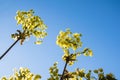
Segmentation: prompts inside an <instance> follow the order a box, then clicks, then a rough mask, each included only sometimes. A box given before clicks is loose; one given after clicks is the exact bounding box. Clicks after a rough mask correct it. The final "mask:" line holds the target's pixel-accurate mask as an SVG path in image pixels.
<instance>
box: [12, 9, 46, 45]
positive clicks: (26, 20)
mask: <svg viewBox="0 0 120 80" xmlns="http://www.w3.org/2000/svg"><path fill="white" fill-rule="evenodd" d="M15 19H16V20H17V24H18V25H19V24H20V25H22V29H23V31H21V33H22V36H24V37H19V36H20V35H16V33H15V34H12V38H14V39H16V38H17V39H18V38H21V43H23V42H24V40H25V39H26V38H29V37H30V36H31V35H33V36H35V37H36V38H37V40H36V42H35V44H41V43H42V40H40V39H42V38H44V37H45V36H47V33H46V31H45V30H46V29H47V26H46V25H45V24H44V23H43V21H42V20H41V18H40V17H39V16H35V15H34V11H33V10H29V11H27V12H25V11H17V15H16V17H15Z"/></svg>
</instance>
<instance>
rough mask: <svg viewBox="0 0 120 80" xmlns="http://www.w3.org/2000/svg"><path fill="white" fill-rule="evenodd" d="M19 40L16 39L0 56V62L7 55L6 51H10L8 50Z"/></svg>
mask: <svg viewBox="0 0 120 80" xmlns="http://www.w3.org/2000/svg"><path fill="white" fill-rule="evenodd" d="M19 40H20V38H18V39H17V40H16V41H15V42H14V43H13V44H12V45H11V46H10V47H9V48H8V49H7V50H6V51H5V52H4V53H3V54H2V55H1V56H0V60H1V59H2V58H3V57H4V56H5V55H6V54H7V53H8V51H10V49H11V48H12V47H13V46H14V45H15V44H16V43H17V42H18V41H19Z"/></svg>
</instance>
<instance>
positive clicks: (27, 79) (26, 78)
mask: <svg viewBox="0 0 120 80" xmlns="http://www.w3.org/2000/svg"><path fill="white" fill-rule="evenodd" d="M40 78H41V76H40V75H38V74H37V75H35V74H33V73H31V72H30V70H29V69H28V68H20V70H19V71H17V70H15V71H14V74H13V75H12V76H10V77H9V78H6V77H2V78H1V80H40Z"/></svg>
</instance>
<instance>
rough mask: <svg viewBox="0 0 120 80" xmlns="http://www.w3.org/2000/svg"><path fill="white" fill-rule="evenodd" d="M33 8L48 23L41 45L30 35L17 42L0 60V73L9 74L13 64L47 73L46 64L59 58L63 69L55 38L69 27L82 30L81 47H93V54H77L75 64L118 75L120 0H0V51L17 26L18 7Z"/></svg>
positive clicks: (43, 77)
mask: <svg viewBox="0 0 120 80" xmlns="http://www.w3.org/2000/svg"><path fill="white" fill-rule="evenodd" d="M30 9H34V11H35V14H36V15H38V16H40V17H41V18H42V19H43V20H44V22H45V24H46V25H47V26H48V29H47V32H48V36H47V37H46V38H45V39H44V42H43V44H42V45H34V44H33V43H34V41H35V38H33V37H32V38H30V40H29V41H26V42H25V43H24V45H22V46H21V45H20V44H19V43H18V44H17V45H15V47H14V48H12V50H11V51H10V52H9V53H8V54H7V56H5V57H4V59H2V60H1V61H0V77H1V76H4V75H6V76H9V75H10V74H12V73H13V71H12V70H13V68H17V69H18V68H19V67H28V68H29V69H30V70H31V72H33V73H38V74H41V75H42V80H46V79H47V78H48V77H49V74H48V73H49V67H50V66H52V65H53V63H54V62H56V61H58V62H59V64H58V67H59V68H60V72H62V69H63V65H64V62H63V61H62V60H61V56H62V55H63V52H62V50H61V48H59V47H58V46H57V45H56V43H55V41H56V36H57V35H58V33H59V31H60V30H65V29H66V28H68V27H69V28H70V29H71V31H72V32H80V33H82V34H83V37H82V42H83V47H89V48H91V49H92V50H93V52H94V56H93V57H92V58H90V57H84V56H80V57H79V58H78V62H77V63H75V65H73V66H72V67H68V68H69V69H70V70H71V71H72V70H74V68H77V67H79V68H85V69H86V70H88V69H92V70H93V69H97V68H101V67H102V68H103V69H104V71H105V73H109V72H112V73H114V74H115V76H116V78H117V79H118V80H119V79H120V64H119V61H120V1H119V0H49V1H48V0H0V33H1V34H0V55H1V54H2V53H3V52H4V51H5V50H6V49H7V48H8V47H9V46H10V45H11V44H12V43H13V42H14V41H13V40H12V39H11V37H10V35H11V34H12V33H15V32H16V30H17V29H20V27H17V25H16V21H15V19H14V17H15V15H16V11H17V10H25V11H28V10H30Z"/></svg>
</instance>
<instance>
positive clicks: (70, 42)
mask: <svg viewBox="0 0 120 80" xmlns="http://www.w3.org/2000/svg"><path fill="white" fill-rule="evenodd" d="M80 37H81V34H79V33H73V34H72V32H71V31H70V29H66V32H64V31H60V33H59V35H58V36H57V41H56V44H57V45H59V46H60V47H61V48H63V49H64V48H66V49H70V48H71V49H73V50H76V49H78V48H79V47H81V46H82V42H81V40H80Z"/></svg>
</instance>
